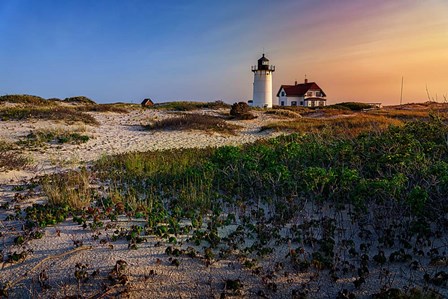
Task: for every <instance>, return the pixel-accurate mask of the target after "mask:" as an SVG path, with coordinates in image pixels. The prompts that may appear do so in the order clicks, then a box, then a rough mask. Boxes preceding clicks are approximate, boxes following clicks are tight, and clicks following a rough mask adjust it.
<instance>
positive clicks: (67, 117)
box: [0, 107, 98, 125]
mask: <svg viewBox="0 0 448 299" xmlns="http://www.w3.org/2000/svg"><path fill="white" fill-rule="evenodd" d="M0 119H1V120H3V121H5V120H25V119H43V120H60V121H66V122H68V123H74V122H83V123H85V124H89V125H98V122H97V121H96V120H95V118H94V117H93V116H91V115H88V114H86V113H83V112H81V111H77V110H75V109H72V108H66V107H8V108H0Z"/></svg>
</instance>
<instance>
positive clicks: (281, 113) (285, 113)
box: [265, 109, 302, 119]
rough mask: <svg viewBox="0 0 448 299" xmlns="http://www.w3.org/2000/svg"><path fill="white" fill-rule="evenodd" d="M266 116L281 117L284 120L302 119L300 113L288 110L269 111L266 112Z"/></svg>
mask: <svg viewBox="0 0 448 299" xmlns="http://www.w3.org/2000/svg"><path fill="white" fill-rule="evenodd" d="M265 114H269V115H275V116H279V117H283V118H293V119H294V118H301V117H302V116H301V115H300V114H299V113H297V112H294V111H292V110H286V109H272V110H267V111H266V112H265Z"/></svg>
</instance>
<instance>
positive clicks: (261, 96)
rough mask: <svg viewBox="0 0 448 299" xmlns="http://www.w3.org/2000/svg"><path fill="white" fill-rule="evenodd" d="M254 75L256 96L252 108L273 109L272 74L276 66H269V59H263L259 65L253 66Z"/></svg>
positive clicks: (259, 61)
mask: <svg viewBox="0 0 448 299" xmlns="http://www.w3.org/2000/svg"><path fill="white" fill-rule="evenodd" d="M252 72H253V73H254V96H253V102H252V106H254V107H262V108H272V74H273V73H274V72H275V66H273V65H269V59H267V58H266V57H264V54H263V57H261V58H260V59H258V65H255V66H252Z"/></svg>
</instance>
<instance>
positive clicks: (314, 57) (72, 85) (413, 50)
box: [0, 0, 448, 102]
mask: <svg viewBox="0 0 448 299" xmlns="http://www.w3.org/2000/svg"><path fill="white" fill-rule="evenodd" d="M391 2H393V4H391ZM371 3H372V2H370V1H354V0H347V1H330V0H322V1H311V0H310V1H299V0H276V1H267V0H260V1H255V0H245V1H237V0H229V1H205V0H191V1H149V0H148V1H137V0H128V1H124V0H123V1H110V0H109V1H105V0H103V1H102V0H98V1H83V0H73V1H58V0H54V1H48V0H0V43H1V47H0V94H15V93H26V94H35V95H39V96H42V97H45V98H49V97H59V98H65V97H68V96H74V95H85V96H88V97H90V98H92V99H94V100H96V101H98V102H115V101H125V102H140V101H141V100H142V99H143V98H145V97H151V98H153V99H154V100H156V101H171V100H217V99H223V100H225V101H227V102H233V101H235V100H248V99H250V97H251V95H252V73H251V72H250V66H251V65H252V64H255V63H256V60H257V59H258V58H259V57H260V56H261V53H262V51H263V48H264V49H265V52H266V54H267V56H268V57H269V58H270V59H271V62H272V64H274V65H276V66H277V72H276V73H275V76H274V86H273V89H274V90H275V91H276V90H277V89H278V87H279V86H280V84H290V83H292V82H293V81H294V80H299V81H300V80H302V79H303V76H304V74H307V75H308V77H310V78H311V80H314V81H316V82H318V83H319V84H320V85H321V87H322V88H323V89H324V90H325V91H326V93H327V94H328V95H329V98H330V100H331V99H334V101H336V100H338V99H341V100H343V99H351V97H353V98H360V97H364V98H363V99H365V100H378V99H377V97H379V96H380V95H378V96H377V97H374V96H372V95H371V94H372V92H371V91H370V90H366V89H368V88H372V91H375V92H377V93H380V92H379V91H381V90H388V92H384V93H381V97H383V98H385V99H386V101H388V100H391V101H392V100H393V99H394V98H396V94H397V90H398V89H399V86H398V87H397V86H396V85H399V83H396V82H400V81H401V74H402V73H404V75H405V78H406V80H410V81H411V82H412V80H414V79H413V78H414V77H415V80H416V82H417V79H419V77H418V76H417V74H416V72H417V66H418V65H415V63H414V64H409V62H406V61H407V60H405V59H403V61H402V62H400V61H401V59H402V58H400V56H402V55H401V54H402V53H405V54H406V55H407V54H409V55H410V58H409V59H408V60H410V59H412V60H413V61H415V59H416V57H417V58H418V57H420V58H418V59H421V60H422V62H421V64H425V65H428V63H432V64H431V65H430V66H431V68H429V67H428V78H425V81H426V84H428V82H429V84H430V88H431V89H432V90H433V92H434V93H437V92H438V94H440V95H443V94H444V93H446V92H448V88H446V89H444V87H443V84H442V83H439V82H447V79H448V74H447V72H446V71H444V69H445V67H446V66H448V62H447V59H443V55H442V56H440V57H441V58H440V59H438V60H437V57H438V56H437V55H439V54H440V55H441V53H443V51H446V50H447V49H448V42H446V41H448V35H446V33H447V32H448V25H447V24H448V22H447V21H446V19H444V17H443V16H446V15H448V10H447V8H448V5H447V3H446V2H444V1H442V0H440V1H438V0H428V1H426V2H425V5H424V6H423V5H420V4H419V2H418V1H413V0H410V1H386V0H384V1H376V2H375V5H372V4H371ZM420 14H421V16H423V15H428V14H431V15H432V18H431V19H430V20H422V21H421V22H420V24H419V28H420V29H421V28H423V29H425V30H430V32H429V34H428V31H426V32H425V34H424V36H425V38H431V39H430V42H431V41H432V43H430V47H429V48H428V47H426V48H424V49H422V48H421V47H420V46H418V45H417V44H418V43H419V42H421V43H422V44H424V45H427V44H428V41H426V40H422V38H421V36H419V35H418V34H419V32H417V37H416V39H415V40H413V37H412V36H415V35H416V32H415V30H414V31H412V32H411V31H406V30H405V29H403V28H409V26H412V24H411V22H412V18H414V17H419V16H420ZM397 18H398V19H399V20H401V21H402V22H401V23H394V22H393V21H392V20H395V19H397ZM408 23H409V24H408ZM385 26H387V28H385ZM390 28H392V29H394V30H395V31H394V30H392V31H391V29H390ZM420 29H419V30H420ZM394 34H395V35H394ZM407 36H409V38H408V39H406V37H407ZM428 36H429V37H428ZM417 38H420V39H417ZM445 38H446V40H445ZM397 39H404V40H402V43H400V45H402V44H403V43H405V44H409V47H407V48H403V49H398V51H401V52H399V54H398V55H397V54H395V56H391V52H393V51H391V50H390V49H389V48H388V47H391V48H392V47H394V48H393V49H396V46H395V44H394V41H395V40H397ZM416 43H417V44H416ZM378 49H383V51H379V50H378ZM378 51H379V52H378ZM372 53H373V54H372ZM445 53H447V52H445ZM392 54H393V53H392ZM369 55H371V56H369ZM379 55H382V57H380V58H381V60H380V61H386V60H387V61H388V64H389V63H390V62H389V61H392V65H393V67H391V69H390V70H389V69H388V68H387V67H384V68H381V69H378V63H376V60H374V59H373V58H375V59H377V58H378V56H379ZM428 55H429V56H431V57H435V58H433V59H432V60H431V61H428V59H429V58H427V56H428ZM447 56H448V55H447ZM421 57H424V58H421ZM370 58H372V59H373V60H372V63H370V62H369V63H366V61H370V60H369V59H370ZM418 59H417V60H418ZM397 60H399V62H396V61H397ZM395 62H396V63H395ZM397 64H398V65H397ZM360 67H361V68H362V71H363V74H364V75H365V76H363V75H360V73H359V70H360ZM397 68H398V69H397ZM407 72H408V73H407ZM425 74H426V73H425ZM431 74H433V75H431ZM421 75H422V74H421V73H420V74H419V76H421ZM431 76H433V77H434V78H432V77H431ZM359 77H361V78H359ZM342 79H343V80H342ZM420 79H421V77H420ZM353 80H354V81H353ZM356 80H359V82H358V84H359V86H362V87H363V88H364V91H366V92H363V91H362V90H359V91H356V93H355V94H353V93H349V92H347V87H348V86H353V83H354V82H356ZM391 80H396V82H395V81H394V82H393V84H391ZM345 82H346V84H347V87H345V88H344V86H343V85H344V84H345ZM388 84H389V85H388ZM409 84H411V83H409ZM341 85H342V86H341ZM413 86H414V84H413ZM381 88H383V89H381ZM392 89H393V90H392ZM420 89H422V90H421V91H422V92H421V93H420ZM407 90H408V91H409V89H407ZM416 90H418V91H419V92H418V93H416V96H415V98H410V99H412V100H419V98H418V97H423V96H424V95H425V94H426V92H425V90H424V87H421V86H418V89H416ZM409 92H410V91H409ZM367 93H369V94H370V96H366V94H367ZM417 94H418V96H417Z"/></svg>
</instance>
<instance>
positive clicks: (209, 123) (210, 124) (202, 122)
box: [145, 114, 239, 134]
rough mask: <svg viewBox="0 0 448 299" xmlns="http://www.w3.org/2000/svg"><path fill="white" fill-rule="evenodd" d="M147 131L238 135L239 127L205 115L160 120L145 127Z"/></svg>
mask: <svg viewBox="0 0 448 299" xmlns="http://www.w3.org/2000/svg"><path fill="white" fill-rule="evenodd" d="M145 128H146V129H147V130H201V131H206V132H219V133H225V134H236V130H237V129H238V128H239V126H237V125H232V124H229V123H227V122H226V121H225V120H223V119H222V118H219V117H216V116H211V115H205V114H182V115H180V116H175V117H171V118H166V119H163V120H159V121H156V122H154V123H153V124H150V125H148V126H145Z"/></svg>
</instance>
